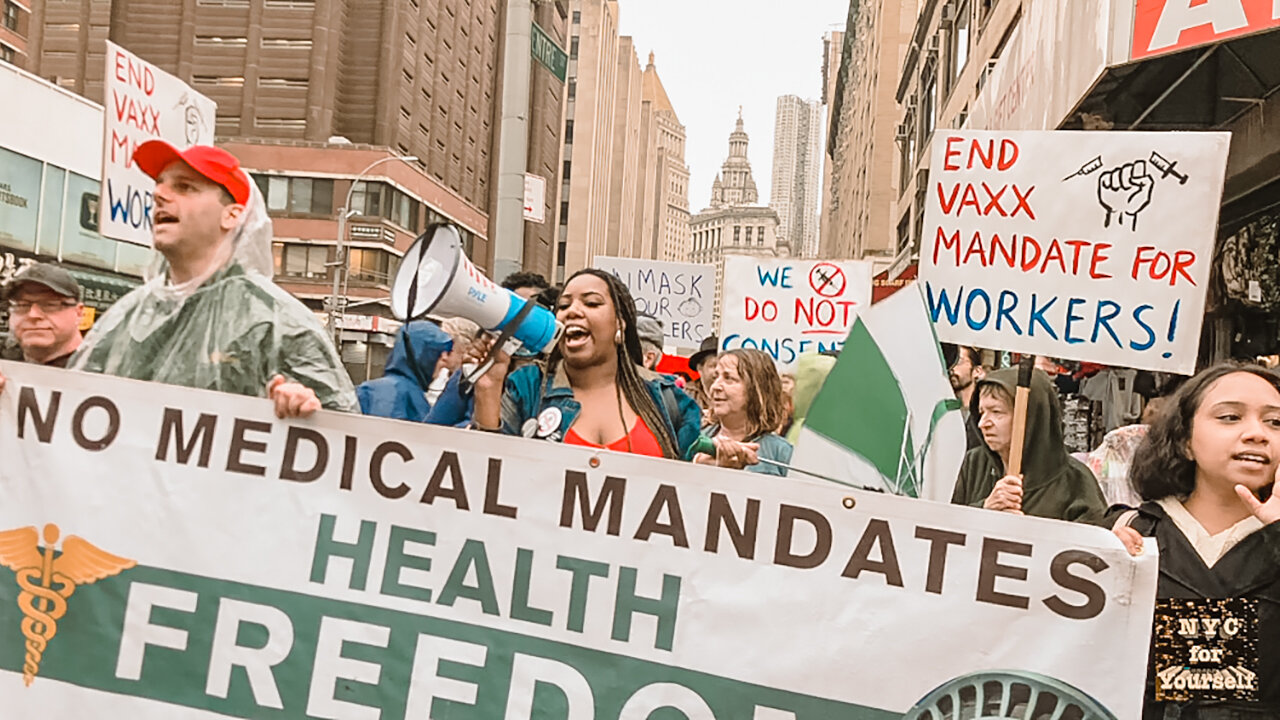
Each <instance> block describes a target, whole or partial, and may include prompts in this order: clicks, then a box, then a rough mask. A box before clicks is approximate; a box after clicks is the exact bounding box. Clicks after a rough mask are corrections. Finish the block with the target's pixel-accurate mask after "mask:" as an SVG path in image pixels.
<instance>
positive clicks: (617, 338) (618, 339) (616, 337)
mask: <svg viewBox="0 0 1280 720" xmlns="http://www.w3.org/2000/svg"><path fill="white" fill-rule="evenodd" d="M613 344H614V345H621V344H622V330H615V331H614V332H613Z"/></svg>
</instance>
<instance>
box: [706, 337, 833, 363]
mask: <svg viewBox="0 0 1280 720" xmlns="http://www.w3.org/2000/svg"><path fill="white" fill-rule="evenodd" d="M843 347H844V340H843V339H841V340H830V341H822V340H818V341H814V340H801V339H799V338H793V337H781V338H779V337H771V338H770V337H752V336H748V335H739V334H737V333H734V334H732V335H728V336H726V337H725V339H724V340H722V341H721V343H720V349H721V350H737V349H738V348H749V349H753V350H761V351H763V352H765V353H768V355H769V356H770V357H772V358H773V359H774V360H776V361H778V362H780V363H783V364H786V365H790V364H791V363H794V362H795V361H796V360H798V359H799V357H800V355H801V354H803V353H810V352H828V351H838V350H840V349H841V348H843Z"/></svg>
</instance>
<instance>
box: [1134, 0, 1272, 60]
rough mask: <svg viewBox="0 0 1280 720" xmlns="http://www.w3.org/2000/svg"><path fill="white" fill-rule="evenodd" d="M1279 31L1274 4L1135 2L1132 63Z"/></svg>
mask: <svg viewBox="0 0 1280 720" xmlns="http://www.w3.org/2000/svg"><path fill="white" fill-rule="evenodd" d="M1277 27H1280V2H1276V0H1135V3H1134V15H1133V44H1132V45H1131V55H1132V58H1133V59H1134V60H1140V59H1142V58H1146V57H1151V56H1153V55H1165V54H1168V53H1172V52H1178V51H1179V50H1186V49H1187V48H1190V47H1195V46H1197V45H1207V44H1209V43H1215V42H1219V41H1222V40H1227V39H1229V38H1233V37H1239V36H1241V35H1248V34H1249V33H1255V32H1260V31H1262V30H1269V29H1272V28H1277Z"/></svg>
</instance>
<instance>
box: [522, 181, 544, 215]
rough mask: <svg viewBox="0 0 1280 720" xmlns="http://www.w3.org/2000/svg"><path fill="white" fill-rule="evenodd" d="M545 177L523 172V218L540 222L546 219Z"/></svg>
mask: <svg viewBox="0 0 1280 720" xmlns="http://www.w3.org/2000/svg"><path fill="white" fill-rule="evenodd" d="M546 204H547V179H546V178H544V177H542V176H541V175H534V174H532V173H525V174H524V219H525V220H528V221H529V222H535V223H538V224H542V223H544V222H546V221H547V208H546Z"/></svg>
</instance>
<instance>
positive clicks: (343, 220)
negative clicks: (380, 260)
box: [329, 155, 418, 352]
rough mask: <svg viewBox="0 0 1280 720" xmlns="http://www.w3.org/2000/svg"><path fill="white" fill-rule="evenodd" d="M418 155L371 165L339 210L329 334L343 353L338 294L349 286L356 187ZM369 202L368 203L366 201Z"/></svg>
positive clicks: (348, 193)
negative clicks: (374, 172) (388, 166)
mask: <svg viewBox="0 0 1280 720" xmlns="http://www.w3.org/2000/svg"><path fill="white" fill-rule="evenodd" d="M417 159H418V158H417V156H416V155H390V156H388V157H384V158H380V159H378V160H374V161H373V162H371V163H369V166H368V167H366V168H365V169H363V170H361V171H360V173H359V174H358V175H356V178H355V179H354V180H352V181H351V187H350V188H349V189H348V190H347V199H346V200H345V201H344V202H343V203H342V208H341V209H339V210H338V244H337V247H336V251H335V253H334V258H333V263H331V264H332V265H333V293H332V294H331V295H329V333H330V334H331V336H332V337H333V346H334V347H335V348H337V349H338V352H342V329H341V328H339V327H338V325H339V324H340V323H339V318H340V317H341V316H342V313H341V312H340V311H339V309H338V304H339V303H340V302H341V299H340V298H339V296H338V293H339V292H340V291H341V289H342V288H345V287H346V285H347V273H348V272H349V271H350V267H349V266H348V265H347V218H349V217H351V216H352V215H355V214H356V211H355V210H353V209H351V196H352V194H354V193H355V191H356V186H357V185H359V184H360V181H361V179H363V178H364V176H365V175H366V174H367V173H368V172H369V171H370V170H372V169H374V168H375V167H377V166H379V165H381V164H382V163H384V162H390V161H392V160H403V161H404V162H406V163H411V162H414V161H416V160H417ZM366 202H367V201H366Z"/></svg>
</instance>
